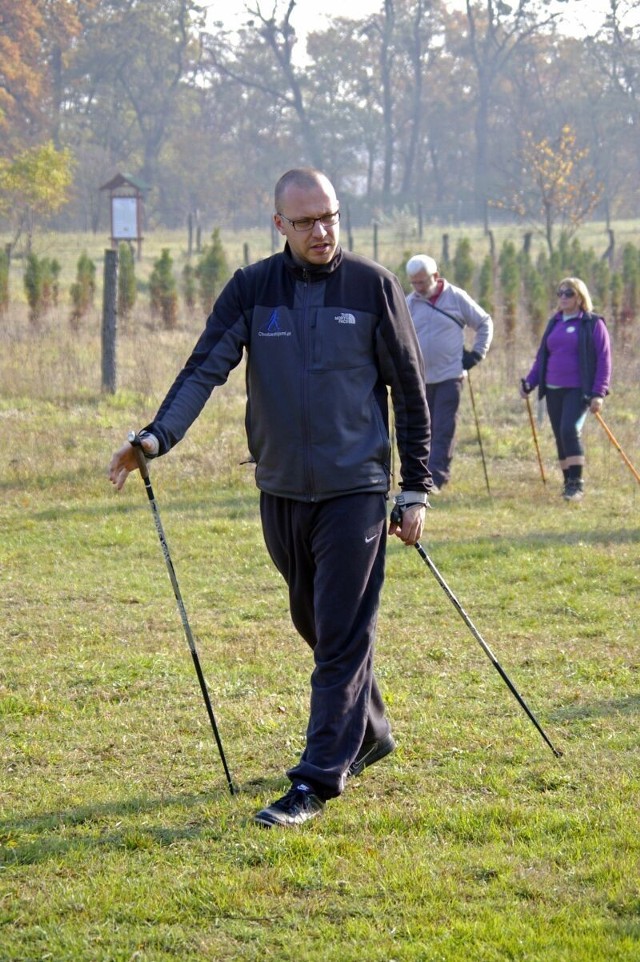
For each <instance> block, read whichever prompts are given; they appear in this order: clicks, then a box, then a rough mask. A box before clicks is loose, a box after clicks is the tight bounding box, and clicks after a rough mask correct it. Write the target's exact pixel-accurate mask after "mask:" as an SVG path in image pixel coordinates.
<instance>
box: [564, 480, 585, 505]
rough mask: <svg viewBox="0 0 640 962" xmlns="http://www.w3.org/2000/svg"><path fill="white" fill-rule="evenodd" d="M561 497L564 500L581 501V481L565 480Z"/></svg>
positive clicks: (582, 494) (582, 490)
mask: <svg viewBox="0 0 640 962" xmlns="http://www.w3.org/2000/svg"><path fill="white" fill-rule="evenodd" d="M562 497H563V498H564V500H565V501H582V499H583V497H584V488H583V485H582V481H567V483H566V484H565V486H564V491H563V492H562Z"/></svg>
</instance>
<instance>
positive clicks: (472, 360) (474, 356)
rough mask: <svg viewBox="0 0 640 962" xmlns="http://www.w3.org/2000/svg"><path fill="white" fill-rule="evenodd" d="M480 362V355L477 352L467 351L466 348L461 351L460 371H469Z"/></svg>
mask: <svg viewBox="0 0 640 962" xmlns="http://www.w3.org/2000/svg"><path fill="white" fill-rule="evenodd" d="M481 360H482V357H481V355H480V354H478V352H477V351H467V349H466V347H463V349H462V369H463V370H464V371H468V370H470V368H472V367H475V366H476V364H479V363H480V361H481Z"/></svg>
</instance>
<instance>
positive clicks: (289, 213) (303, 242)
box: [273, 180, 340, 264]
mask: <svg viewBox="0 0 640 962" xmlns="http://www.w3.org/2000/svg"><path fill="white" fill-rule="evenodd" d="M337 210H338V199H337V197H336V194H335V191H334V189H333V187H332V186H331V184H330V182H329V181H328V180H321V181H319V182H318V184H317V185H316V186H314V187H311V188H302V187H296V186H294V185H293V184H292V185H290V186H289V187H288V188H287V190H286V191H285V193H284V195H283V197H282V201H281V203H280V210H279V212H278V213H277V214H274V216H273V220H274V223H275V225H276V228H277V229H278V230H279V231H280V233H281V234H283V235H284V237H286V238H287V240H288V242H289V247H290V248H291V253H292V254H293V258H294V260H296V261H298V262H299V263H303V264H328V263H329V261H330V260H331V259H332V257H333V255H334V254H335V252H336V247H337V246H338V240H339V238H340V224H339V222H337V223H336V224H334V225H333V226H332V227H323V225H322V224H321V223H320V221H319V220H317V219H315V218H319V217H328V215H329V214H335V212H336V211H337ZM304 218H314V224H313V227H310V228H309V229H308V230H304V231H301V230H295V228H294V227H293V224H291V223H290V221H299V220H302V219H304Z"/></svg>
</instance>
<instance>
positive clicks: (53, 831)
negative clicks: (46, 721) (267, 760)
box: [0, 776, 288, 866]
mask: <svg viewBox="0 0 640 962" xmlns="http://www.w3.org/2000/svg"><path fill="white" fill-rule="evenodd" d="M285 784H288V782H285V781H283V778H282V776H279V777H265V778H259V779H253V780H252V781H250V782H248V783H247V784H246V785H244V786H239V787H238V786H237V785H236V794H235V795H234V796H233V799H232V798H231V796H230V795H229V792H228V791H227V790H226V788H220V789H219V790H218V791H216V792H207V793H204V792H200V793H198V794H197V795H170V796H167V795H163V796H161V797H158V798H130V799H126V800H122V801H114V802H105V803H103V804H99V805H79V806H78V807H77V808H69V809H67V810H63V811H60V812H47V813H45V814H43V815H34V816H26V817H24V818H21V817H19V816H17V817H15V818H8V819H3V820H2V821H0V866H2V865H4V866H8V865H33V864H37V863H39V862H44V861H46V860H47V859H51V858H57V857H59V856H64V855H66V854H67V853H68V852H70V851H72V850H76V849H88V848H95V849H113V850H124V851H133V850H144V849H150V848H153V847H155V846H164V847H168V846H170V845H173V844H174V843H175V842H178V841H185V840H193V839H198V838H202V837H204V836H206V838H207V839H215V838H217V837H221V836H222V835H224V834H226V833H227V831H228V822H229V818H231V819H235V817H236V815H239V817H240V818H241V819H242V820H243V821H246V814H245V813H244V812H239V811H236V812H234V810H233V809H231V810H230V811H229V814H228V815H227V813H226V812H225V813H224V814H223V815H222V818H221V820H220V822H219V823H218V822H216V821H215V820H214V818H213V817H212V815H211V813H209V812H207V811H206V810H203V811H201V813H200V816H199V817H197V818H196V817H194V815H189V817H188V819H187V818H185V810H193V809H198V808H200V809H205V808H206V806H207V805H210V804H212V803H214V804H216V803H218V802H220V801H221V800H222V799H223V798H227V799H229V801H230V802H231V803H233V800H234V799H237V797H238V795H245V796H247V797H250V798H254V797H260V799H262V796H263V794H264V793H265V792H266V791H268V792H269V793H270V794H271V793H273V794H274V795H275V794H278V793H281V792H282V790H283V786H284V785H285ZM172 806H176V808H177V812H176V815H175V818H174V819H173V821H174V822H179V823H182V824H179V825H176V826H174V825H170V824H168V825H166V826H164V825H160V826H158V825H156V826H150V825H138V824H137V823H136V821H135V818H136V817H137V816H141V815H146V814H149V813H152V812H158V811H161V810H163V809H167V808H171V807H172ZM128 817H129V818H131V819H132V821H130V822H129V823H128V824H127V825H126V826H123V827H120V821H118V825H117V830H113V829H111V830H110V829H108V828H107V829H104V828H102V827H101V826H100V822H101V821H102V820H104V819H113V818H116V819H118V820H120V819H126V818H128ZM78 828H79V829H81V831H80V832H78V833H77V834H73V832H72V830H73V829H78ZM21 836H26V837H27V839H28V840H25V841H22V842H21V841H20V839H21Z"/></svg>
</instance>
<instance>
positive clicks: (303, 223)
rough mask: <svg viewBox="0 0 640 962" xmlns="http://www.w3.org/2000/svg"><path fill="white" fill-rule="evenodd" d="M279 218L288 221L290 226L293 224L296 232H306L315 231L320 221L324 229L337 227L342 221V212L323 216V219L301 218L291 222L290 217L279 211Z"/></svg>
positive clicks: (337, 211)
mask: <svg viewBox="0 0 640 962" xmlns="http://www.w3.org/2000/svg"><path fill="white" fill-rule="evenodd" d="M278 216H279V217H282V219H283V220H286V221H287V223H288V224H291V226H292V227H293V229H294V230H299V231H306V230H313V228H314V227H315V226H316V224H317V223H318V221H319V222H320V223H321V224H322V226H323V227H335V225H336V224H337V223H338V221H339V220H340V211H339V210H336V211H335V212H334V213H333V214H323V215H322V217H299V218H298V219H297V220H291V218H290V217H285V215H284V214H281V213H280V211H278Z"/></svg>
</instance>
